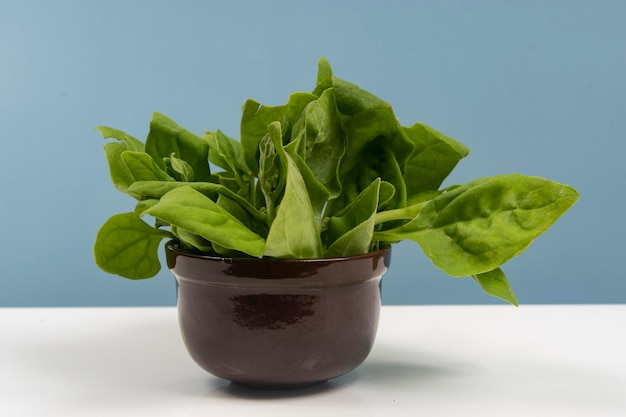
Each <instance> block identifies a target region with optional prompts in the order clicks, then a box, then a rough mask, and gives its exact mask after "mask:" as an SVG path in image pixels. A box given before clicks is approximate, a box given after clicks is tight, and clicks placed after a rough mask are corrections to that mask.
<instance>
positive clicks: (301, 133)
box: [285, 89, 346, 198]
mask: <svg viewBox="0 0 626 417" xmlns="http://www.w3.org/2000/svg"><path fill="white" fill-rule="evenodd" d="M285 149H286V150H288V151H290V152H293V153H295V154H297V155H299V156H300V157H301V158H302V159H303V160H304V161H305V162H306V164H307V166H308V167H309V169H310V170H311V171H312V172H313V174H314V175H315V177H316V178H317V179H318V180H319V181H320V182H321V183H322V184H323V185H324V186H325V187H326V188H327V189H328V190H329V191H330V196H331V198H334V197H336V196H338V195H339V193H340V192H341V183H340V181H339V163H340V161H341V158H342V156H343V154H344V152H345V149H346V139H345V135H344V133H343V129H342V126H341V119H340V118H339V113H338V112H337V106H336V103H335V92H334V90H333V89H328V90H325V91H324V92H323V93H322V95H321V97H320V98H319V99H318V100H315V101H312V102H310V103H309V104H308V105H307V106H306V108H305V109H304V111H303V113H302V116H301V118H300V119H299V120H298V122H297V123H296V125H295V126H294V128H293V131H292V139H291V142H290V143H289V145H287V146H286V147H285Z"/></svg>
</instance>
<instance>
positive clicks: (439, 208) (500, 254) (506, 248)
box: [374, 174, 578, 276]
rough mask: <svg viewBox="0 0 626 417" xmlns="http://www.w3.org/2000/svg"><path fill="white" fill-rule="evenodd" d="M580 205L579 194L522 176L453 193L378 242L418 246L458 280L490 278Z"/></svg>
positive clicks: (478, 183)
mask: <svg viewBox="0 0 626 417" xmlns="http://www.w3.org/2000/svg"><path fill="white" fill-rule="evenodd" d="M577 199H578V193H577V192H576V190H574V189H573V188H571V187H569V186H567V185H563V184H558V183H556V182H553V181H549V180H546V179H543V178H539V177H527V176H523V175H519V174H512V175H500V176H496V177H487V178H481V179H478V180H474V181H471V182H469V183H467V184H465V185H461V186H455V187H450V188H449V190H448V191H445V192H443V193H442V194H441V195H439V196H438V197H435V198H434V199H432V200H430V201H429V202H427V203H426V204H425V205H424V207H423V208H422V209H421V210H420V211H419V214H418V215H417V217H415V219H413V220H412V221H410V222H409V223H407V224H405V225H402V226H400V227H397V228H394V229H391V230H385V231H380V232H376V233H375V234H374V239H375V240H379V241H388V242H394V241H399V240H403V239H410V240H413V241H415V242H417V243H418V244H419V245H420V246H421V247H422V249H423V250H424V253H425V254H426V256H428V257H429V258H430V260H431V261H432V262H433V263H434V264H435V266H437V267H438V268H440V269H442V270H443V271H444V272H446V273H447V274H449V275H452V276H469V275H477V274H481V273H485V272H489V271H491V270H493V269H496V268H498V267H500V266H501V265H502V264H504V263H505V262H507V261H508V260H510V259H511V258H513V257H514V256H516V255H517V254H519V253H520V252H522V251H524V250H525V249H526V248H527V247H528V246H529V245H530V244H531V243H532V242H533V240H534V239H535V238H536V237H537V236H539V235H540V234H541V233H543V232H545V231H546V230H547V229H548V228H549V227H550V226H551V225H552V224H553V223H554V222H555V221H556V220H557V219H558V218H559V217H560V216H561V215H562V214H563V213H564V212H565V211H567V210H568V209H569V208H570V207H571V206H572V205H573V204H574V203H575V202H576V200H577Z"/></svg>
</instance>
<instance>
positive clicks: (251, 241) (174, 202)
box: [144, 186, 265, 257]
mask: <svg viewBox="0 0 626 417" xmlns="http://www.w3.org/2000/svg"><path fill="white" fill-rule="evenodd" d="M144 214H148V215H150V216H153V217H156V218H159V219H161V220H163V221H165V222H167V223H169V224H171V225H173V226H176V227H178V228H181V229H184V230H187V231H189V232H190V233H193V234H196V235H198V236H201V237H203V238H204V239H206V240H209V241H211V242H214V243H216V244H218V245H220V246H223V247H225V248H229V249H235V250H238V251H239V252H243V253H245V254H247V255H250V256H256V257H261V256H263V253H264V251H265V240H264V239H263V238H262V237H261V236H259V235H257V234H256V233H254V232H253V231H251V230H250V229H248V228H247V227H246V226H245V225H244V224H243V223H242V222H240V221H239V220H238V219H237V218H236V217H235V216H233V215H232V214H230V213H229V212H228V211H226V210H224V209H223V208H222V207H220V206H219V205H218V204H217V203H215V202H214V201H213V200H211V199H210V198H208V197H207V196H205V195H203V194H202V193H200V192H199V191H196V190H194V189H193V188H191V187H189V186H185V187H180V188H175V189H173V190H172V191H170V192H168V193H167V194H165V195H164V196H163V197H162V198H161V200H160V201H159V203H158V204H156V205H154V206H152V207H150V208H148V209H147V210H146V211H145V212H144Z"/></svg>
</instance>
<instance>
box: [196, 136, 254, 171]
mask: <svg viewBox="0 0 626 417" xmlns="http://www.w3.org/2000/svg"><path fill="white" fill-rule="evenodd" d="M204 140H205V141H206V142H207V143H208V144H209V161H210V162H211V163H213V164H215V165H216V166H218V167H220V168H223V169H225V170H227V171H229V172H232V173H233V174H236V175H241V176H243V175H246V174H251V172H250V169H249V168H248V165H247V164H246V161H245V159H244V155H243V148H242V146H241V143H239V142H237V141H236V140H235V139H233V138H231V137H228V136H226V135H225V134H224V133H222V131H221V130H219V129H218V130H217V131H215V132H207V133H205V135H204Z"/></svg>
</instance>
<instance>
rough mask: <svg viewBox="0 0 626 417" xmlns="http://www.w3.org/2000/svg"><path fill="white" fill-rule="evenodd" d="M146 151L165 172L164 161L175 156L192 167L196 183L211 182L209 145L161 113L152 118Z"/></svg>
mask: <svg viewBox="0 0 626 417" xmlns="http://www.w3.org/2000/svg"><path fill="white" fill-rule="evenodd" d="M145 151H146V153H147V154H148V155H150V156H151V157H152V159H154V162H156V164H157V165H158V166H159V167H160V168H161V169H163V170H165V169H167V166H166V164H165V161H164V160H163V159H164V158H169V157H170V156H171V155H172V154H174V155H176V157H177V158H180V159H182V160H184V161H186V162H187V163H188V164H189V165H190V166H191V168H192V169H193V172H194V177H195V180H196V181H210V178H211V171H210V169H209V161H208V157H209V145H208V144H207V143H206V142H205V141H204V140H202V138H200V137H198V136H196V135H194V134H193V133H191V132H189V131H188V130H186V129H184V128H182V127H181V126H179V125H178V124H176V122H174V121H173V120H172V119H170V118H168V117H167V116H165V115H163V114H161V113H154V115H153V116H152V121H151V122H150V132H149V133H148V138H147V139H146V149H145Z"/></svg>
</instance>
